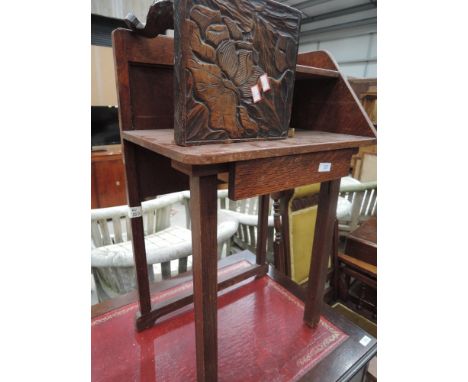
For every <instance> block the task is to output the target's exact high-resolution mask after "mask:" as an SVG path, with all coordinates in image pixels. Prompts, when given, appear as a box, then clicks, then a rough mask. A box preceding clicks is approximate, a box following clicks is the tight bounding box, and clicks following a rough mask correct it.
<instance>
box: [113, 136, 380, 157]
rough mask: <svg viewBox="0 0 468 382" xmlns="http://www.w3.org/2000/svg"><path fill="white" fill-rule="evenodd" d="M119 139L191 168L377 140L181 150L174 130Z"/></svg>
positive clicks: (299, 140)
mask: <svg viewBox="0 0 468 382" xmlns="http://www.w3.org/2000/svg"><path fill="white" fill-rule="evenodd" d="M122 138H123V139H125V140H127V141H130V142H133V143H135V144H137V145H139V146H142V147H144V148H146V149H148V150H151V151H154V152H156V153H158V154H161V155H164V156H166V157H169V158H171V159H173V160H176V161H178V162H181V163H186V164H191V165H201V164H215V163H226V162H235V161H243V160H252V159H258V158H269V157H276V156H282V155H294V154H303V153H312V152H318V151H329V150H339V149H347V148H354V147H360V146H365V145H369V144H373V143H375V142H376V138H372V137H362V136H355V135H347V134H336V133H328V132H324V131H313V130H303V131H296V134H295V136H294V138H287V139H278V140H273V141H248V142H236V143H212V144H209V145H201V146H190V147H183V146H178V145H176V144H175V142H174V130H172V129H158V130H127V131H122Z"/></svg>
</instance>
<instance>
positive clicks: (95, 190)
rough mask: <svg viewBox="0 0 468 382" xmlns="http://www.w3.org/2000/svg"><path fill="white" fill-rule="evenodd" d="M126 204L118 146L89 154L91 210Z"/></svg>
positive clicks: (103, 147)
mask: <svg viewBox="0 0 468 382" xmlns="http://www.w3.org/2000/svg"><path fill="white" fill-rule="evenodd" d="M126 203H127V194H126V187H125V171H124V164H123V160H122V151H121V147H120V145H110V146H102V150H95V151H93V152H92V153H91V208H102V207H112V206H119V205H122V204H126Z"/></svg>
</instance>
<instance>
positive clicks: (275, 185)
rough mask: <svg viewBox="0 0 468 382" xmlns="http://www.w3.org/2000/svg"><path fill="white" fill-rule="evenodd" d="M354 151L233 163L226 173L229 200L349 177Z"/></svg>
mask: <svg viewBox="0 0 468 382" xmlns="http://www.w3.org/2000/svg"><path fill="white" fill-rule="evenodd" d="M356 151H357V150H356V149H343V150H337V151H325V152H323V151H322V152H315V153H309V154H300V155H287V156H281V157H273V158H264V159H256V160H249V161H241V162H235V163H233V164H231V167H230V169H229V198H230V199H231V200H239V199H244V198H250V197H253V196H257V195H264V194H269V193H272V192H278V191H282V190H286V189H291V188H295V187H299V186H303V185H306V184H312V183H319V182H325V181H328V180H332V179H337V178H341V177H343V176H346V175H348V174H349V166H350V160H351V156H352V155H353V154H355V153H356Z"/></svg>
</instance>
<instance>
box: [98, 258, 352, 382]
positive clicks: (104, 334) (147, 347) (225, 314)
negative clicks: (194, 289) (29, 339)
mask: <svg viewBox="0 0 468 382" xmlns="http://www.w3.org/2000/svg"><path fill="white" fill-rule="evenodd" d="M245 264H247V263H246V262H245ZM239 266H243V265H242V263H238V264H234V265H231V266H229V267H226V268H223V269H222V270H221V272H223V271H224V272H227V271H229V269H231V270H232V269H233V268H235V267H239ZM244 266H245V265H244ZM228 268H229V269H228ZM186 288H191V282H187V283H185V284H182V285H180V286H178V287H175V288H172V289H170V290H167V291H164V292H161V293H159V294H156V295H154V296H153V301H158V300H161V299H164V298H168V297H169V296H173V295H174V294H177V293H180V291H181V290H184V289H186ZM137 309H138V305H137V304H136V303H134V304H131V305H126V306H124V307H122V308H119V309H117V310H113V311H111V312H108V313H106V314H104V315H102V316H99V317H96V318H94V319H93V320H92V322H91V334H92V351H91V354H92V380H93V381H94V382H98V381H125V382H129V381H145V382H153V381H158V382H160V381H184V382H185V381H195V379H196V378H195V376H196V371H195V327H194V320H193V319H194V317H193V305H191V306H187V307H186V308H184V309H182V310H180V311H178V312H174V313H172V314H171V315H170V316H166V317H165V318H163V319H161V321H159V323H157V324H156V325H155V326H154V327H153V328H151V329H149V330H146V331H144V332H142V333H137V332H136V331H135V329H134V322H135V314H136V312H137ZM302 315H303V303H302V302H301V301H300V300H299V299H297V298H296V297H294V296H293V295H292V294H290V293H289V292H288V291H287V290H286V289H284V288H283V287H281V286H280V285H279V284H277V283H276V282H274V281H273V280H272V279H270V278H269V277H267V276H265V277H263V278H261V279H259V280H247V281H246V282H245V283H243V284H239V286H234V287H232V288H231V289H228V290H226V291H225V292H224V293H221V294H220V297H219V298H218V365H219V366H218V376H219V380H220V381H243V382H246V381H290V380H297V379H298V378H299V377H300V376H302V375H303V374H304V373H305V372H307V371H308V370H309V369H310V368H312V367H313V366H314V365H316V364H317V363H318V362H319V361H320V360H322V359H323V358H324V357H326V356H327V355H328V354H329V353H330V352H331V351H332V350H333V349H335V348H336V347H337V346H339V345H340V344H341V343H342V342H343V341H345V340H346V338H348V336H347V335H346V334H345V333H343V332H342V331H341V330H340V329H338V328H337V327H336V326H334V325H332V324H331V323H330V322H328V321H327V320H325V319H324V318H323V317H322V319H321V321H320V324H319V325H318V327H317V328H316V329H310V328H309V327H308V326H306V325H305V324H304V323H303V321H302Z"/></svg>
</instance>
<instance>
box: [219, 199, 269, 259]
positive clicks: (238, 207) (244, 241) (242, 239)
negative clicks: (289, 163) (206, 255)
mask: <svg viewBox="0 0 468 382" xmlns="http://www.w3.org/2000/svg"><path fill="white" fill-rule="evenodd" d="M218 198H219V199H220V207H221V208H222V210H223V211H224V212H225V213H226V214H228V215H230V216H233V217H234V218H236V219H237V220H238V222H239V229H238V230H237V232H236V234H235V235H234V237H233V241H234V243H235V244H236V245H237V246H238V247H239V248H241V249H248V250H250V251H252V252H255V249H256V247H257V235H258V211H259V206H258V198H247V199H242V200H238V201H235V200H231V199H229V198H228V190H218ZM271 207H272V203H271V198H270V200H269V202H268V233H267V259H268V260H269V262H270V263H272V262H273V235H274V228H273V216H272V208H271Z"/></svg>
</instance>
